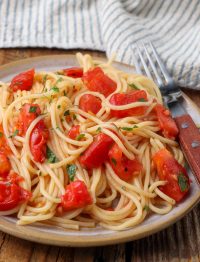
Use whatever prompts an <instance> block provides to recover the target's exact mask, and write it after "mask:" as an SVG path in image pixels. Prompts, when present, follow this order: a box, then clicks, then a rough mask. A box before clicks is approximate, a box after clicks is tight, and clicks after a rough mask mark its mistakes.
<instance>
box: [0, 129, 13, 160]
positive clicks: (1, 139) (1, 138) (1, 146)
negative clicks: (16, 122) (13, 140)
mask: <svg viewBox="0 0 200 262" xmlns="http://www.w3.org/2000/svg"><path fill="white" fill-rule="evenodd" d="M0 152H1V153H2V154H5V155H9V154H10V153H11V150H10V147H9V146H8V144H7V141H6V138H5V135H4V132H3V127H2V125H0Z"/></svg>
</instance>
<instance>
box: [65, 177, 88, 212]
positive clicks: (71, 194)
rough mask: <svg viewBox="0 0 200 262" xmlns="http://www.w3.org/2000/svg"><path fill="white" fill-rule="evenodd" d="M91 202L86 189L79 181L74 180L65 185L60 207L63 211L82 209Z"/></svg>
mask: <svg viewBox="0 0 200 262" xmlns="http://www.w3.org/2000/svg"><path fill="white" fill-rule="evenodd" d="M92 202H93V201H92V198H91V196H90V194H89V192H88V189H87V187H86V185H85V183H84V182H83V181H81V180H76V181H74V182H71V183H70V184H69V185H67V186H66V190H65V194H64V195H62V196H61V206H62V207H63V209H64V210H65V211H70V210H73V209H76V208H82V207H85V206H87V205H91V204H92Z"/></svg>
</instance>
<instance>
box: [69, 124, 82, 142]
mask: <svg viewBox="0 0 200 262" xmlns="http://www.w3.org/2000/svg"><path fill="white" fill-rule="evenodd" d="M79 134H80V125H75V126H72V128H71V129H70V130H69V132H68V136H69V138H71V139H76V137H77V136H78V135H79Z"/></svg>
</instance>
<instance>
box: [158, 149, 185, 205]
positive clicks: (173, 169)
mask: <svg viewBox="0 0 200 262" xmlns="http://www.w3.org/2000/svg"><path fill="white" fill-rule="evenodd" d="M153 162H154V164H155V166H156V168H157V172H158V176H159V178H160V179H161V180H166V181H167V182H168V183H167V184H166V185H164V186H162V187H160V190H161V191H162V192H163V193H165V194H166V195H168V196H169V197H171V198H173V199H174V200H175V201H176V202H180V201H181V200H182V199H183V197H184V196H185V195H186V194H187V193H188V191H189V187H190V181H189V178H188V175H187V171H186V169H185V168H184V167H183V166H181V165H180V164H179V163H178V161H177V160H176V159H175V158H174V157H173V156H172V155H171V153H170V152H169V151H168V150H167V149H166V148H163V149H161V150H159V151H158V152H157V153H156V154H155V155H154V156H153ZM180 174H181V175H182V176H184V178H185V180H186V183H187V188H186V189H185V190H184V191H181V188H180V186H179V183H178V177H179V175H180Z"/></svg>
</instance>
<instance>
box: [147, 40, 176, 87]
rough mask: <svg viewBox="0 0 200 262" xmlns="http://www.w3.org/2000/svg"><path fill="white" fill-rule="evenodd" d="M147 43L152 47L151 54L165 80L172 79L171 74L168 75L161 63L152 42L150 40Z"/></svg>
mask: <svg viewBox="0 0 200 262" xmlns="http://www.w3.org/2000/svg"><path fill="white" fill-rule="evenodd" d="M149 45H150V47H151V49H152V51H153V54H154V56H155V58H156V61H157V63H158V65H159V67H160V70H161V72H162V74H163V76H164V78H165V80H166V81H167V82H170V81H172V78H171V76H170V75H169V73H168V71H167V70H166V68H165V65H164V64H163V62H162V60H161V59H160V56H159V54H158V53H157V51H156V49H155V47H154V45H153V43H152V42H149Z"/></svg>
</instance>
